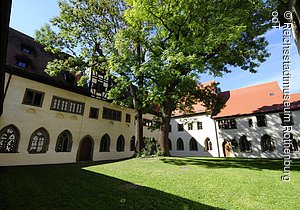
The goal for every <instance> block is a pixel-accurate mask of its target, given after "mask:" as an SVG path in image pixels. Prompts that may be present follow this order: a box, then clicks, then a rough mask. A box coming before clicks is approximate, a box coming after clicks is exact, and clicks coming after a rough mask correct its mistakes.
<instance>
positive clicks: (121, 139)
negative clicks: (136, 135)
mask: <svg viewBox="0 0 300 210" xmlns="http://www.w3.org/2000/svg"><path fill="white" fill-rule="evenodd" d="M124 148H125V139H124V136H123V135H121V136H119V138H118V140H117V148H116V149H117V152H124Z"/></svg>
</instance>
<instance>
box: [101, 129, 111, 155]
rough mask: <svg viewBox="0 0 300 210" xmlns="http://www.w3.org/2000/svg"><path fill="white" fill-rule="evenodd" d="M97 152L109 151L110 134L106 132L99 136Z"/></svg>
mask: <svg viewBox="0 0 300 210" xmlns="http://www.w3.org/2000/svg"><path fill="white" fill-rule="evenodd" d="M99 152H110V136H109V135H108V134H107V133H106V134H104V135H103V136H102V137H101V140H100V148H99Z"/></svg>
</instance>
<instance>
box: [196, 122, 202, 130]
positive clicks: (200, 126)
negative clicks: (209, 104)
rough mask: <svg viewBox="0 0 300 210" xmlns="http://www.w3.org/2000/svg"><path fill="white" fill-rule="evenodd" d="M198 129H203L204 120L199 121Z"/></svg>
mask: <svg viewBox="0 0 300 210" xmlns="http://www.w3.org/2000/svg"><path fill="white" fill-rule="evenodd" d="M197 129H198V130H202V129H203V123H202V122H199V121H198V122H197Z"/></svg>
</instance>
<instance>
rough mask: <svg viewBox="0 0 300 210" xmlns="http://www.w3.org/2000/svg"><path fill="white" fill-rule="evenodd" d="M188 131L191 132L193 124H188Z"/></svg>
mask: <svg viewBox="0 0 300 210" xmlns="http://www.w3.org/2000/svg"><path fill="white" fill-rule="evenodd" d="M188 130H189V131H190V130H193V123H188Z"/></svg>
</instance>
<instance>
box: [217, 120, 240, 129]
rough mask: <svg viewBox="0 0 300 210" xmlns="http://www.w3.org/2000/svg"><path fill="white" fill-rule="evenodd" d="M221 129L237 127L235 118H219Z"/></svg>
mask: <svg viewBox="0 0 300 210" xmlns="http://www.w3.org/2000/svg"><path fill="white" fill-rule="evenodd" d="M218 126H219V129H237V127H236V121H235V119H226V120H218Z"/></svg>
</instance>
